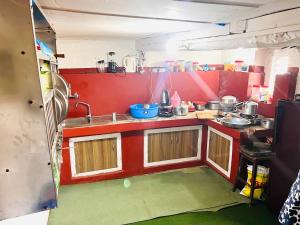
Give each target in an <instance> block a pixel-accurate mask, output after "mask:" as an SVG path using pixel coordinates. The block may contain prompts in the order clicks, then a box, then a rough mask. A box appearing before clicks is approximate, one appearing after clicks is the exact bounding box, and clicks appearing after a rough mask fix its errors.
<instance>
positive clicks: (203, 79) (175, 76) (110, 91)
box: [61, 71, 219, 117]
mask: <svg viewBox="0 0 300 225" xmlns="http://www.w3.org/2000/svg"><path fill="white" fill-rule="evenodd" d="M61 73H62V75H63V77H64V78H65V79H66V81H67V82H68V83H70V84H71V86H72V92H73V93H74V92H77V93H78V94H79V99H76V100H70V110H69V114H68V117H78V116H84V115H85V114H86V112H85V109H84V108H82V107H80V108H78V109H75V108H74V102H75V101H86V102H88V103H89V104H91V108H92V114H93V115H103V114H110V113H112V112H117V113H127V112H128V111H129V106H130V105H131V104H136V103H150V102H160V96H161V92H162V90H163V89H168V90H169V92H170V95H172V94H173V93H174V91H175V90H177V91H178V94H179V96H180V97H181V99H182V100H186V101H195V100H198V101H199V100H202V101H207V100H211V99H216V98H217V97H218V92H219V72H218V71H209V72H190V73H171V74H168V73H159V74H158V73H147V74H142V75H141V74H126V75H124V74H108V73H103V74H99V73H91V74H66V73H64V71H61Z"/></svg>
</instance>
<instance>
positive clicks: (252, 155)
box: [233, 146, 275, 206]
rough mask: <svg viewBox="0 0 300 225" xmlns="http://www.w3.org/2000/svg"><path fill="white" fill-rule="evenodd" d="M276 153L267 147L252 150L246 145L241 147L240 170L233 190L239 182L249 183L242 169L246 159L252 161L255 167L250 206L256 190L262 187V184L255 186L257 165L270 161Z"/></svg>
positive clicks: (253, 169) (253, 168)
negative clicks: (243, 175) (242, 173)
mask: <svg viewBox="0 0 300 225" xmlns="http://www.w3.org/2000/svg"><path fill="white" fill-rule="evenodd" d="M274 155H275V153H274V152H272V151H271V150H266V149H255V150H250V149H247V148H246V147H245V146H241V147H240V161H239V170H238V174H237V177H236V181H235V184H234V186H233V191H235V190H236V188H237V186H238V183H239V182H241V183H243V184H244V185H246V184H247V180H245V179H244V178H243V177H242V175H241V171H242V166H243V161H244V160H246V161H248V162H251V163H252V165H253V167H252V181H251V185H250V202H249V205H250V206H252V204H253V195H254V190H255V189H258V188H262V186H255V181H256V175H257V166H258V165H259V164H260V163H263V164H266V163H269V162H270V160H271V158H272V157H273V156H274Z"/></svg>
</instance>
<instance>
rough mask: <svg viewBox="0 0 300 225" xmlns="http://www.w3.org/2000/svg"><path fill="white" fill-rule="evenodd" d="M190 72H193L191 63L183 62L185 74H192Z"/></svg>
mask: <svg viewBox="0 0 300 225" xmlns="http://www.w3.org/2000/svg"><path fill="white" fill-rule="evenodd" d="M192 71H194V69H193V64H192V62H191V61H187V62H185V72H192Z"/></svg>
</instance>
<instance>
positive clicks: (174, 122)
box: [62, 112, 272, 139]
mask: <svg viewBox="0 0 300 225" xmlns="http://www.w3.org/2000/svg"><path fill="white" fill-rule="evenodd" d="M111 118H112V116H111V115H105V116H95V117H93V118H92V121H91V122H90V123H88V121H87V119H86V118H85V117H80V118H70V119H66V120H65V121H64V123H63V124H62V126H63V135H64V137H65V138H71V137H79V136H87V135H97V134H105V133H116V132H130V131H141V130H147V129H155V128H164V127H176V126H193V125H208V126H210V127H213V128H215V129H217V130H220V131H221V132H223V133H225V134H228V135H230V136H232V137H233V138H236V139H240V138H241V136H242V135H249V134H251V133H255V134H259V135H268V134H271V133H272V131H271V130H269V129H265V128H263V127H261V126H250V127H246V128H243V129H233V128H229V127H225V126H224V125H222V124H221V123H220V122H218V121H217V120H206V119H198V118H197V116H196V112H190V113H188V115H186V116H172V117H168V118H165V117H155V118H149V119H136V118H133V117H131V116H130V115H127V114H120V115H117V121H112V119H111Z"/></svg>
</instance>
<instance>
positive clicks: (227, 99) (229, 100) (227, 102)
mask: <svg viewBox="0 0 300 225" xmlns="http://www.w3.org/2000/svg"><path fill="white" fill-rule="evenodd" d="M236 102H237V100H236V97H234V96H230V95H227V96H223V97H222V101H221V103H220V104H221V105H224V106H233V105H234V104H235V103H236Z"/></svg>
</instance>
